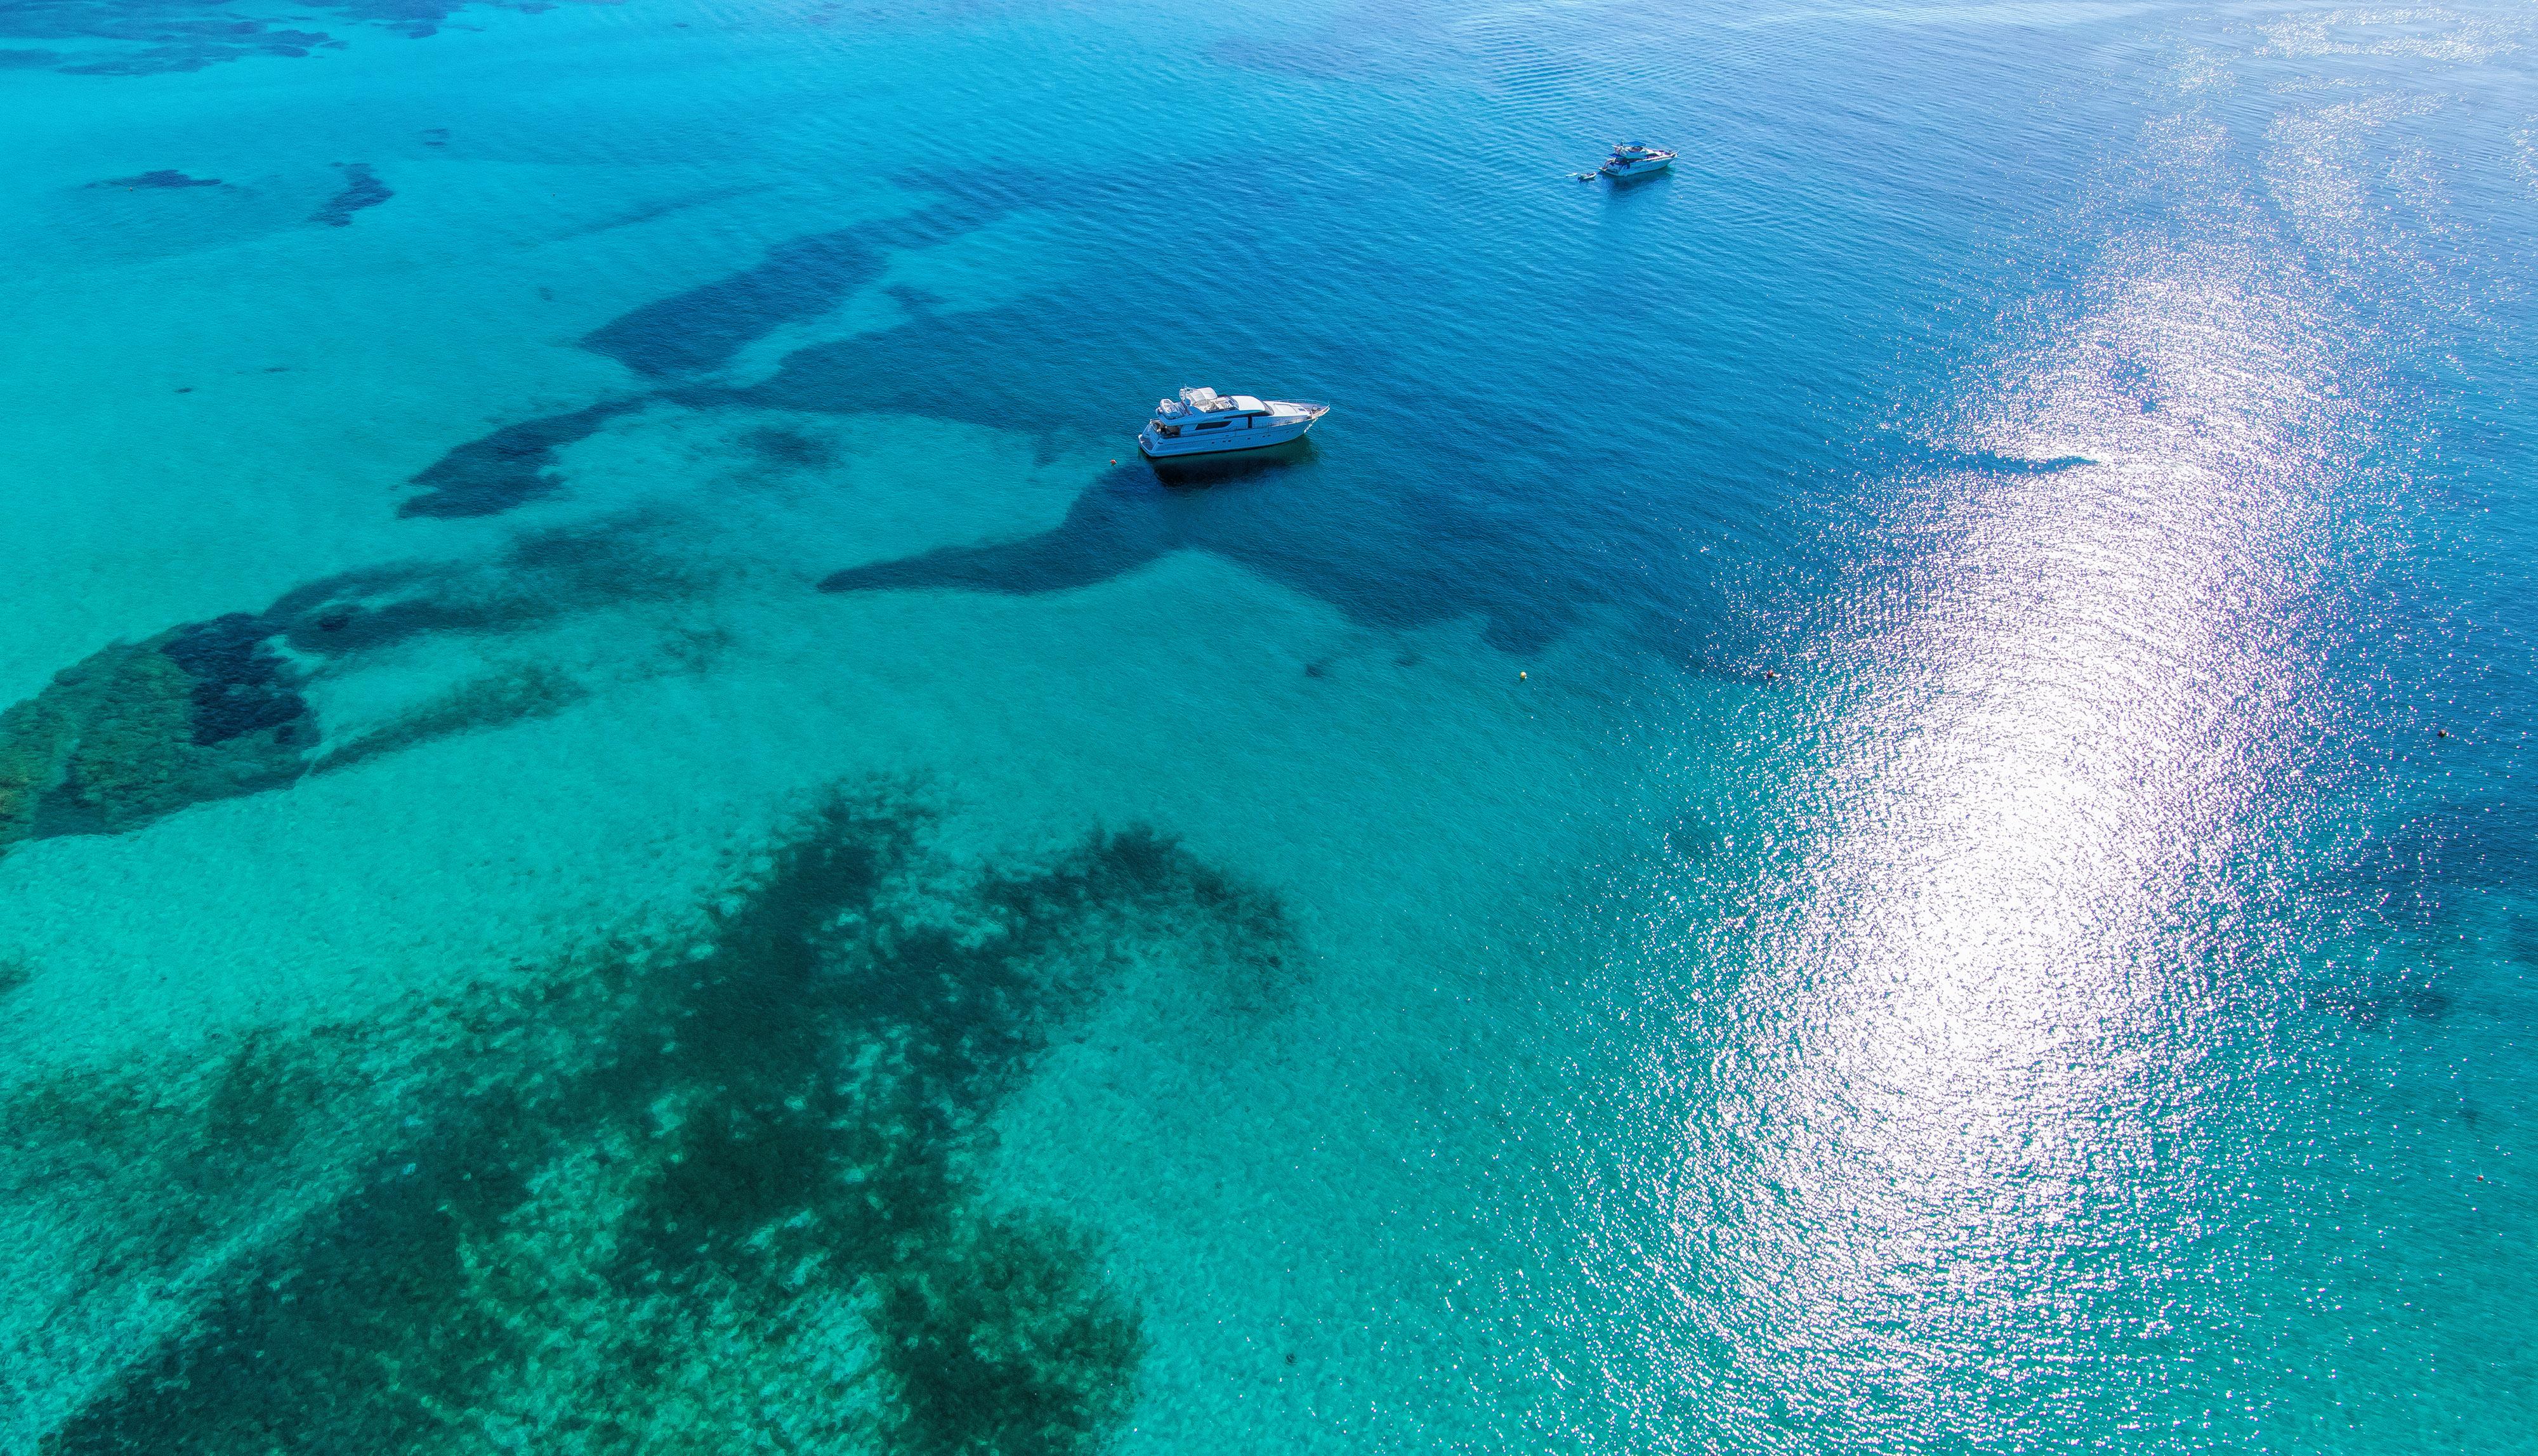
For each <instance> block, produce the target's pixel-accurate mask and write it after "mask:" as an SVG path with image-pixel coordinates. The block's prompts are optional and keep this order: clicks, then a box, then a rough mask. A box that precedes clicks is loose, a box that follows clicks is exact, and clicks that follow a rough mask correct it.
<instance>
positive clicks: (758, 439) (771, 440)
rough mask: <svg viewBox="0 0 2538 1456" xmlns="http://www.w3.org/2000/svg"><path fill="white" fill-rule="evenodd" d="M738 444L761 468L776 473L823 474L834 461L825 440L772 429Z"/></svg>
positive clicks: (747, 436)
mask: <svg viewBox="0 0 2538 1456" xmlns="http://www.w3.org/2000/svg"><path fill="white" fill-rule="evenodd" d="M740 442H741V444H742V445H743V446H744V447H745V448H747V449H748V451H749V452H750V453H751V454H753V455H756V456H757V457H758V459H759V462H760V463H761V464H764V465H767V466H768V467H770V468H773V469H777V470H825V469H827V468H828V467H829V466H831V465H834V464H835V463H836V458H837V452H836V449H835V446H833V445H831V444H830V443H829V442H828V441H827V440H824V439H821V438H819V437H818V436H816V435H809V434H804V433H803V432H802V431H801V430H787V429H785V428H783V427H781V426H775V425H770V426H768V427H766V428H765V429H763V430H751V431H750V432H749V433H747V434H745V435H743V436H741V440H740Z"/></svg>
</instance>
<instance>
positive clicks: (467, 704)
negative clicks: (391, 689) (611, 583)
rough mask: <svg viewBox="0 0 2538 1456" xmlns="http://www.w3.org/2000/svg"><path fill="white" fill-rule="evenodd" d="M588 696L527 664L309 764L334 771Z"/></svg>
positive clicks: (563, 676) (475, 682)
mask: <svg viewBox="0 0 2538 1456" xmlns="http://www.w3.org/2000/svg"><path fill="white" fill-rule="evenodd" d="M589 695H590V690H589V689H587V688H585V687H583V686H582V685H581V684H580V683H579V682H577V681H575V680H574V679H573V678H572V677H571V676H570V675H569V674H568V673H565V672H562V671H560V670H558V669H556V668H552V667H549V666H547V665H545V664H543V663H529V664H525V665H523V666H519V667H513V668H506V669H503V670H501V671H500V672H494V673H488V674H485V675H484V676H482V677H476V678H470V679H468V680H467V681H466V682H463V683H460V684H458V685H457V686H456V687H453V688H451V689H449V690H448V691H447V692H445V693H442V694H440V695H437V696H434V697H431V698H427V699H425V700H424V701H423V702H421V703H418V704H417V705H415V706H414V707H411V708H408V709H407V710H406V711H404V712H402V713H399V714H398V715H397V716H396V717H394V718H392V719H390V720H389V721H388V722H386V723H384V724H381V725H380V726H379V727H376V728H373V729H371V730H370V731H369V732H367V733H365V734H363V735H361V736H360V737H358V738H355V739H352V740H351V741H349V742H347V743H345V744H344V745H343V746H342V747H340V748H336V749H332V750H330V751H328V752H327V754H326V755H325V756H324V757H323V758H321V759H319V760H318V761H316V762H315V763H314V764H312V765H310V768H309V771H310V772H312V773H330V772H333V771H335V770H336V769H339V768H350V767H351V766H353V765H354V764H356V763H360V762H365V761H368V760H371V759H375V758H377V757H379V756H380V755H382V754H392V753H395V752H397V751H399V750H401V749H409V748H413V747H416V746H417V745H419V744H425V743H430V742H432V741H433V740H434V739H440V738H448V737H451V736H453V735H456V734H460V733H472V732H475V731H477V730H478V729H483V728H500V727H502V726H504V725H506V724H510V723H520V722H525V721H527V720H529V719H531V718H544V717H551V716H553V715H554V714H556V713H560V712H562V711H564V710H565V709H566V708H568V707H570V706H572V705H573V704H574V703H576V702H579V701H581V700H582V699H583V698H586V697H588V696H589Z"/></svg>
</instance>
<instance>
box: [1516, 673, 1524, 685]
mask: <svg viewBox="0 0 2538 1456" xmlns="http://www.w3.org/2000/svg"><path fill="white" fill-rule="evenodd" d="M1515 678H1516V681H1517V682H1519V683H1521V682H1523V681H1524V678H1525V675H1524V674H1523V673H1517V674H1516V675H1515Z"/></svg>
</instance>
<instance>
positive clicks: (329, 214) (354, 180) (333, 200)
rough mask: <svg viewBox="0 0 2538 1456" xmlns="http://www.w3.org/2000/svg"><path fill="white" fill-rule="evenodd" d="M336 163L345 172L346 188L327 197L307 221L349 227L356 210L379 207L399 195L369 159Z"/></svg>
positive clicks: (327, 225) (333, 226)
mask: <svg viewBox="0 0 2538 1456" xmlns="http://www.w3.org/2000/svg"><path fill="white" fill-rule="evenodd" d="M335 166H336V169H337V170H339V171H341V172H342V173H343V174H344V186H343V190H341V191H339V192H337V193H336V194H335V195H334V196H333V197H330V198H328V199H327V200H326V205H325V206H324V207H321V208H319V209H317V211H315V212H313V213H311V214H309V215H308V221H310V222H312V223H321V224H324V225H325V226H326V227H329V228H349V227H351V226H353V214H355V213H357V212H360V211H361V210H362V209H364V208H366V207H376V206H378V205H379V204H380V203H382V202H385V201H387V200H388V199H389V198H391V197H394V196H396V193H394V192H392V191H390V190H389V189H388V185H387V183H385V182H382V181H380V180H379V178H378V173H376V172H374V171H372V170H370V167H369V164H367V163H363V162H339V163H336V164H335Z"/></svg>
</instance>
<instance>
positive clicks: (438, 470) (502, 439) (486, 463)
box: [397, 399, 646, 517]
mask: <svg viewBox="0 0 2538 1456" xmlns="http://www.w3.org/2000/svg"><path fill="white" fill-rule="evenodd" d="M645 403H646V401H644V400H641V399H619V400H608V401H604V402H602V403H599V404H595V405H592V406H590V407H589V408H587V409H580V410H574V411H573V412H571V413H570V414H566V415H548V416H544V417H542V418H539V419H535V420H523V421H521V422H520V423H519V424H517V425H505V426H503V427H502V428H501V429H500V430H495V431H494V432H493V433H492V434H488V435H484V436H481V437H479V438H477V439H472V440H469V441H468V442H467V443H465V444H463V445H460V446H458V447H457V448H456V449H453V450H451V451H450V452H449V453H448V454H446V455H443V456H441V457H440V458H439V459H438V460H436V461H434V462H433V464H432V465H431V466H429V467H428V468H426V469H425V470H424V471H423V472H422V473H421V474H419V475H417V476H415V477H414V479H413V480H411V481H410V482H408V484H410V485H416V486H421V487H423V494H422V495H420V496H408V497H407V498H406V500H405V502H404V503H403V504H401V505H399V506H398V507H397V514H399V515H404V516H417V515H421V516H441V517H454V516H474V515H500V514H501V513H502V512H503V511H506V510H509V509H511V508H512V507H513V506H517V505H525V504H527V503H528V502H530V501H532V500H535V499H537V498H538V497H539V496H548V495H552V494H554V493H555V491H556V489H557V485H558V482H557V479H556V476H555V473H554V472H555V464H556V451H558V450H560V449H563V448H564V447H565V446H566V445H569V444H574V443H577V442H579V441H581V440H585V439H588V438H589V437H590V436H592V435H594V434H597V433H598V432H599V430H600V427H601V426H604V425H606V424H607V423H608V422H609V421H610V420H613V419H615V418H616V417H617V416H619V415H623V414H626V413H627V412H629V411H631V410H639V409H641V408H642V407H643V406H644V404H645Z"/></svg>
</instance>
